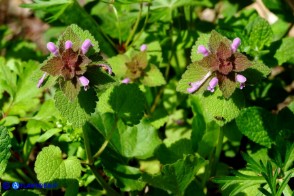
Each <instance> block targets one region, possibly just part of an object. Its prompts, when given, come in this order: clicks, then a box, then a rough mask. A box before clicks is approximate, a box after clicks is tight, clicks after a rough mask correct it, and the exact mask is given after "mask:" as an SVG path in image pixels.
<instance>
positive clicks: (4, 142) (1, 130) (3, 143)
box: [0, 126, 11, 177]
mask: <svg viewBox="0 0 294 196" xmlns="http://www.w3.org/2000/svg"><path fill="white" fill-rule="evenodd" d="M10 143H11V139H10V136H9V134H8V131H7V129H6V128H5V127H3V126H0V177H2V174H3V173H4V171H5V169H6V166H7V163H8V159H9V157H10V155H11V153H10V147H11V145H10Z"/></svg>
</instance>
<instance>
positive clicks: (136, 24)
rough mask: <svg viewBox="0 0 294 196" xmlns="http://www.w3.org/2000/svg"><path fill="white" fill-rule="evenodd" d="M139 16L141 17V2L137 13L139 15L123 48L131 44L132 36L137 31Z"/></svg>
mask: <svg viewBox="0 0 294 196" xmlns="http://www.w3.org/2000/svg"><path fill="white" fill-rule="evenodd" d="M141 16H142V2H141V3H140V11H139V15H138V17H137V20H136V22H135V25H134V27H133V29H132V31H131V33H130V35H129V37H128V39H127V41H126V44H125V48H127V47H128V45H129V43H130V42H131V39H132V38H133V36H134V34H135V32H136V30H137V28H138V25H139V22H140V19H141Z"/></svg>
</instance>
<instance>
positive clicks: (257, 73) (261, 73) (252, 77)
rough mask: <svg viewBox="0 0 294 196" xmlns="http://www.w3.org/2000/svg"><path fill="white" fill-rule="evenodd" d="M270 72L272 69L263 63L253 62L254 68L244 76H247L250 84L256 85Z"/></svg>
mask: <svg viewBox="0 0 294 196" xmlns="http://www.w3.org/2000/svg"><path fill="white" fill-rule="evenodd" d="M270 72H271V69H270V68H269V67H268V66H266V65H265V64H263V63H262V62H261V61H252V66H250V67H249V68H248V69H246V70H245V71H244V72H242V75H244V76H246V78H247V82H248V83H249V84H256V83H258V82H259V81H260V80H261V79H262V78H264V77H266V76H267V75H268V74H269V73H270Z"/></svg>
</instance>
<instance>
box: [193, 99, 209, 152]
mask: <svg viewBox="0 0 294 196" xmlns="http://www.w3.org/2000/svg"><path fill="white" fill-rule="evenodd" d="M190 99H191V106H192V110H193V114H194V117H193V120H192V133H191V142H192V146H193V150H194V151H195V152H196V151H197V149H198V144H199V142H200V141H201V140H202V137H203V136H204V134H205V130H206V122H205V119H204V116H203V114H202V111H201V106H200V103H199V100H198V101H197V99H195V96H193V97H191V98H190Z"/></svg>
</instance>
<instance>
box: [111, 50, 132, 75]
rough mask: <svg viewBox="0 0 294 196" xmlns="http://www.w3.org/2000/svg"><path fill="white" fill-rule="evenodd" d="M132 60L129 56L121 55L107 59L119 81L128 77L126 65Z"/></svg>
mask: <svg viewBox="0 0 294 196" xmlns="http://www.w3.org/2000/svg"><path fill="white" fill-rule="evenodd" d="M129 61H130V59H129V57H128V56H127V55H123V54H119V55H116V56H113V57H111V58H108V59H107V62H108V63H109V64H110V65H111V67H112V71H113V72H114V73H115V76H116V77H118V78H119V79H121V78H123V77H125V76H126V71H127V66H126V63H127V62H129Z"/></svg>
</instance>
